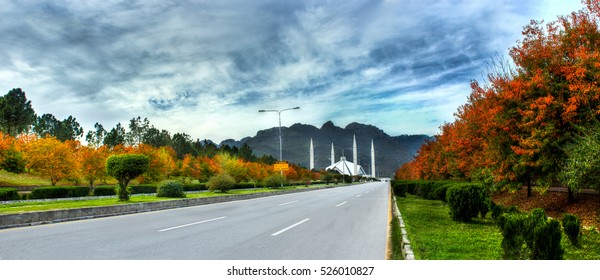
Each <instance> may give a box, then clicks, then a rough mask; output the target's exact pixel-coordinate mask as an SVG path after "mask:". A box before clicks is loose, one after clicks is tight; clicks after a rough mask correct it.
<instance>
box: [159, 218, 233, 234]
mask: <svg viewBox="0 0 600 280" xmlns="http://www.w3.org/2000/svg"><path fill="white" fill-rule="evenodd" d="M225 218H227V217H226V216H223V217H218V218H214V219H210V220H204V221H200V222H195V223H189V224H185V225H180V226H176V227H170V228H165V229H161V230H159V232H163V231H169V230H173V229H178V228H182V227H189V226H193V225H198V224H203V223H208V222H213V221H217V220H221V219H225Z"/></svg>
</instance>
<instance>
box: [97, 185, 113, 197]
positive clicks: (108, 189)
mask: <svg viewBox="0 0 600 280" xmlns="http://www.w3.org/2000/svg"><path fill="white" fill-rule="evenodd" d="M116 194H117V191H116V187H115V186H99V187H96V188H95V189H94V196H109V195H116Z"/></svg>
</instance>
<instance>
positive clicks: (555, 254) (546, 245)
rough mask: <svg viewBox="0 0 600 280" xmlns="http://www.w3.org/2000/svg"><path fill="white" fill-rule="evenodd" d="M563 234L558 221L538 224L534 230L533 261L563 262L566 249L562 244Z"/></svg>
mask: <svg viewBox="0 0 600 280" xmlns="http://www.w3.org/2000/svg"><path fill="white" fill-rule="evenodd" d="M561 238H562V233H561V231H560V223H559V222H558V221H557V220H549V221H546V222H543V223H539V224H537V225H536V226H535V227H534V228H533V248H532V256H531V259H534V260H562V259H563V254H564V252H565V251H564V249H563V248H562V246H561V244H560V240H561Z"/></svg>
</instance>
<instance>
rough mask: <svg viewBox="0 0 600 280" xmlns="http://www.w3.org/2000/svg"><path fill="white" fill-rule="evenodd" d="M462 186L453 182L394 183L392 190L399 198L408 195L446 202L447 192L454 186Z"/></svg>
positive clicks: (401, 181)
mask: <svg viewBox="0 0 600 280" xmlns="http://www.w3.org/2000/svg"><path fill="white" fill-rule="evenodd" d="M455 184H460V183H457V182H453V181H403V180H394V181H392V190H393V191H394V193H395V194H396V195H397V196H401V197H404V196H406V194H407V193H409V194H412V195H416V196H419V197H421V198H424V199H429V200H441V201H444V202H446V192H447V190H448V188H450V187H451V186H452V185H455Z"/></svg>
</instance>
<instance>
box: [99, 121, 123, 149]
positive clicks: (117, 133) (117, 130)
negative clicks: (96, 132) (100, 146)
mask: <svg viewBox="0 0 600 280" xmlns="http://www.w3.org/2000/svg"><path fill="white" fill-rule="evenodd" d="M119 144H120V145H123V144H125V128H124V127H123V126H121V123H118V124H117V125H116V126H115V127H113V128H112V129H111V130H110V131H109V132H108V133H107V134H106V137H104V145H106V146H109V147H111V148H114V147H115V146H117V145H119Z"/></svg>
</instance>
